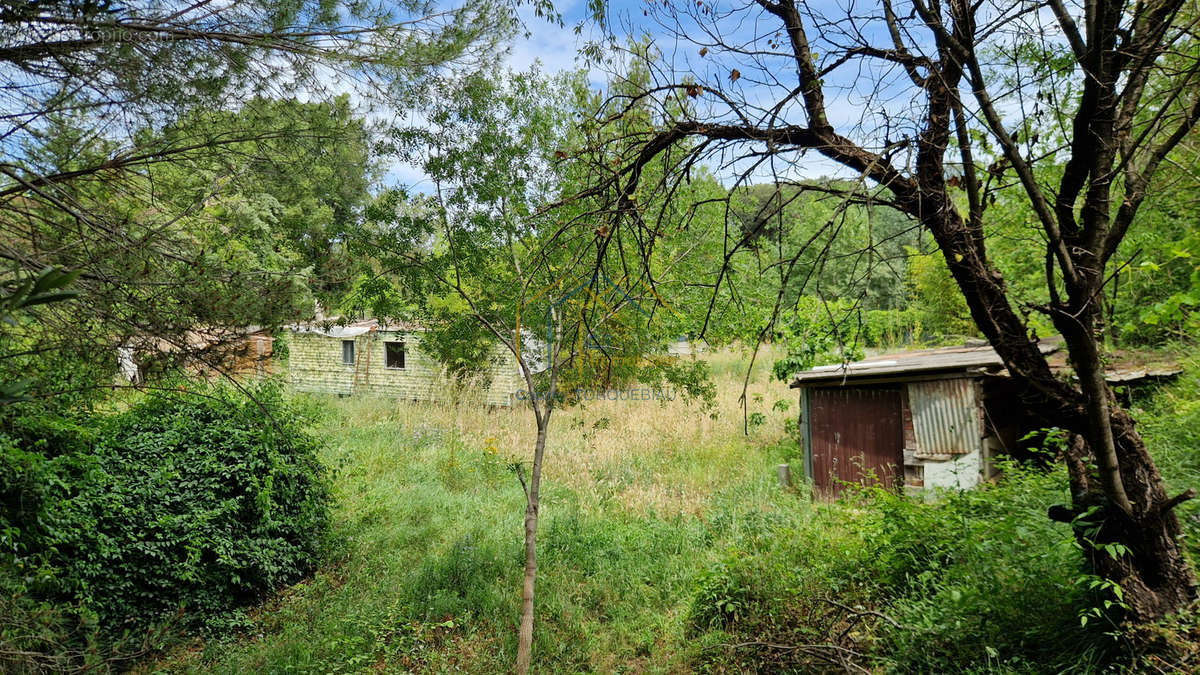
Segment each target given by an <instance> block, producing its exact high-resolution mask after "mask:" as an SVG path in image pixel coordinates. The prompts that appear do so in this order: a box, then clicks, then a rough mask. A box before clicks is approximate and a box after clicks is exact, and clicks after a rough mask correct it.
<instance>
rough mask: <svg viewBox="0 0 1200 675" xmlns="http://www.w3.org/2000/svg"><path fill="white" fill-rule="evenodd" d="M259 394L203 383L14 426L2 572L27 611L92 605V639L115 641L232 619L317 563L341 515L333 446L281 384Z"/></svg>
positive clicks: (2, 454) (0, 526)
mask: <svg viewBox="0 0 1200 675" xmlns="http://www.w3.org/2000/svg"><path fill="white" fill-rule="evenodd" d="M252 394H253V396H252V398H248V397H246V396H244V395H243V394H241V393H238V392H236V391H233V390H230V389H224V388H211V389H210V388H202V389H201V390H200V391H196V392H191V393H190V394H188V393H184V392H178V393H177V394H155V395H150V396H147V397H145V398H143V399H141V400H140V401H138V402H136V403H135V404H134V405H132V406H131V407H129V408H128V409H127V410H125V411H123V412H119V413H115V414H110V415H98V414H94V415H89V416H85V417H82V418H79V419H74V420H72V419H66V418H49V417H46V418H38V417H37V416H26V417H25V418H22V419H21V420H14V421H11V423H10V425H9V428H8V430H7V431H8V433H7V435H6V436H4V437H3V441H4V445H3V446H0V486H2V487H0V497H2V498H3V503H2V507H3V508H2V510H0V533H3V534H2V536H3V541H2V543H3V544H4V550H3V553H2V554H0V555H3V558H0V576H5V577H7V578H8V581H7V582H6V583H5V588H4V590H5V591H7V592H9V593H10V595H12V596H13V597H19V598H25V600H26V602H25V605H24V606H23V607H24V609H21V608H15V609H14V611H18V610H19V611H22V612H25V616H26V618H27V619H29V620H32V619H31V618H30V617H32V616H34V615H38V613H39V612H46V611H51V610H53V612H57V613H59V614H62V613H66V614H67V615H73V616H78V617H80V618H82V619H84V620H85V621H86V622H88V623H90V624H92V625H94V628H95V630H94V631H92V633H91V634H90V637H87V638H86V640H91V641H93V642H95V641H96V640H97V639H98V640H99V641H100V642H101V643H102V644H108V645H110V646H113V645H116V644H117V642H118V641H119V640H120V639H121V635H122V634H130V635H139V634H143V633H145V631H146V630H147V629H148V628H149V627H151V626H154V625H156V624H160V623H162V622H165V621H172V622H175V623H183V624H185V625H187V626H192V627H195V626H197V625H199V624H200V623H201V622H204V621H207V622H210V623H213V622H216V623H220V622H222V621H226V620H228V618H229V616H230V615H229V612H230V610H233V609H235V608H239V607H243V606H246V605H248V604H250V603H253V602H255V601H256V600H258V599H260V598H261V597H263V595H264V594H265V593H267V592H269V591H271V590H272V589H275V588H277V587H279V586H281V585H283V584H288V583H291V582H294V581H296V580H298V579H300V578H301V577H302V576H304V575H306V574H307V573H309V572H310V571H311V570H312V569H313V568H314V566H315V563H316V562H317V560H318V557H319V554H320V553H321V550H322V546H323V544H324V541H325V540H324V536H325V532H326V531H327V527H328V520H329V502H330V493H329V484H328V479H327V476H326V472H325V470H324V469H323V468H322V466H321V465H320V463H319V462H318V459H317V451H318V449H319V444H318V442H317V441H316V440H315V439H314V437H313V436H311V435H310V434H309V433H308V432H307V431H306V421H305V418H304V417H303V416H302V415H301V414H300V413H299V412H298V411H297V410H296V409H295V408H293V407H292V406H291V405H290V404H289V403H287V402H286V401H285V400H284V399H283V397H282V395H281V393H280V391H279V390H278V388H277V387H275V386H272V385H266V386H263V387H260V388H258V389H257V390H255V391H253V392H252ZM14 579H15V581H14ZM26 623H28V621H26ZM51 623H52V622H51ZM43 624H45V629H46V630H49V631H53V628H52V626H51V625H50V624H48V623H46V622H43ZM12 638H13V634H12V633H9V632H5V631H3V629H0V641H4V642H7V641H9V640H11V639H12ZM81 640H83V638H81V636H78V635H76V636H61V638H60V639H57V640H56V642H59V643H61V644H63V645H65V646H69V647H71V648H74V647H78V646H79V644H80V642H81ZM86 640H83V641H86ZM64 648H66V647H64Z"/></svg>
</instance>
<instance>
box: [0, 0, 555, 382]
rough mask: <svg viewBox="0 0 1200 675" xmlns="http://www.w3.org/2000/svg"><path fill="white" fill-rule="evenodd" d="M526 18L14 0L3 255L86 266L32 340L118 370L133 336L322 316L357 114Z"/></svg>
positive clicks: (17, 261) (30, 262)
mask: <svg viewBox="0 0 1200 675" xmlns="http://www.w3.org/2000/svg"><path fill="white" fill-rule="evenodd" d="M538 7H539V8H540V9H541V10H542V11H546V6H544V5H538ZM513 27H514V15H513V11H512V7H511V5H509V4H505V3H501V4H499V5H497V6H493V5H492V4H491V3H489V2H487V1H486V0H480V1H478V2H467V3H464V4H461V5H455V6H436V5H434V4H431V3H425V2H417V1H413V2H408V1H406V2H401V3H383V2H379V3H375V2H366V3H360V2H351V3H342V2H316V1H313V0H303V1H301V2H274V1H273V0H236V1H235V2H225V3H220V4H219V5H213V4H211V3H208V2H200V3H196V4H185V5H180V6H176V5H173V4H170V3H167V4H164V3H160V2H153V1H145V2H140V1H137V2H131V3H108V2H94V1H93V0H46V1H44V2H42V1H39V2H31V3H6V4H4V5H3V6H2V7H0V35H3V36H4V40H3V47H0V83H2V86H0V92H2V93H0V97H2V98H3V101H4V110H5V114H4V115H3V116H2V117H0V134H2V135H3V138H4V144H3V146H2V147H0V240H2V243H0V259H3V260H4V261H5V263H6V266H7V268H8V269H9V270H10V272H11V273H12V274H20V273H33V272H36V271H38V270H41V269H43V268H45V267H49V266H58V267H62V268H66V269H69V270H74V271H78V272H79V276H78V279H77V282H76V284H75V288H76V289H77V290H78V291H79V292H80V296H79V301H78V302H79V305H76V303H73V302H67V303H58V304H56V305H54V306H50V307H45V308H39V309H38V312H39V313H40V314H41V315H42V316H40V317H39V318H40V319H41V320H40V321H38V322H36V325H37V326H38V327H39V328H41V329H42V330H43V333H42V335H40V336H38V337H37V338H29V339H32V340H33V341H35V342H37V343H39V350H38V351H39V352H40V353H41V354H43V355H44V354H45V353H46V352H47V351H49V350H50V348H51V346H53V345H58V346H60V347H62V349H61V350H60V351H61V353H65V354H77V355H80V356H82V357H83V358H84V359H85V360H89V361H92V362H94V363H105V362H109V363H111V362H113V361H115V358H114V357H113V350H114V349H115V348H116V347H117V346H118V345H121V344H123V343H124V342H125V341H126V340H128V339H129V338H130V337H131V336H141V337H142V338H144V339H150V340H161V341H165V342H167V343H171V344H173V345H174V346H175V348H177V349H179V350H180V351H181V352H187V351H189V349H190V348H189V345H188V340H187V339H186V336H187V334H188V332H189V331H191V330H194V329H196V328H213V327H229V326H236V327H244V326H246V325H250V324H259V325H267V326H270V325H275V324H278V323H280V322H281V321H284V320H290V319H295V318H297V317H298V316H303V315H305V314H307V313H309V312H311V309H312V298H311V296H310V294H309V282H310V281H311V280H312V278H313V275H312V274H310V273H309V272H308V270H307V269H306V268H308V267H314V268H317V273H318V274H319V275H320V276H321V278H322V279H329V280H330V281H329V282H328V284H325V283H318V284H315V285H316V290H318V291H319V292H320V294H321V295H326V296H328V295H334V294H337V293H339V292H340V291H341V287H342V286H344V285H345V284H346V283H348V280H349V279H350V278H351V277H352V276H353V274H352V273H349V272H346V271H345V270H344V269H339V267H344V265H339V264H338V263H339V251H338V247H339V246H340V244H339V243H338V237H339V236H340V231H341V230H344V229H345V228H346V227H347V226H348V222H349V221H351V220H354V219H356V218H359V217H361V209H362V206H363V203H362V202H363V200H364V194H365V191H366V189H367V186H368V185H367V181H368V179H369V176H370V172H369V168H368V159H367V157H366V156H365V155H366V152H367V148H368V145H367V143H368V138H367V136H366V133H367V130H366V128H365V127H364V125H363V123H362V122H361V119H362V115H363V114H365V113H366V112H367V111H369V110H371V108H372V106H378V105H379V104H381V103H386V104H388V105H389V106H390V107H397V106H403V105H404V101H406V100H410V99H409V98H408V97H410V96H411V95H412V94H413V92H414V90H415V89H417V88H419V87H420V86H421V84H422V82H423V80H424V78H425V77H427V76H429V75H430V74H432V73H436V72H438V71H439V70H442V69H445V68H451V67H464V68H467V67H471V66H472V65H478V64H479V62H480V58H481V57H482V56H484V55H487V56H488V57H491V56H493V55H494V54H495V52H496V51H497V50H498V49H499V48H500V47H499V46H500V44H502V41H503V40H505V39H506V38H507V37H508V36H509V35H511V33H512V30H513ZM350 94H352V95H353V101H354V103H355V107H356V108H357V110H352V109H351V104H350V99H349V98H347V95H350ZM293 96H294V97H302V98H304V99H305V100H306V101H308V103H305V104H296V103H289V102H287V101H283V100H281V101H278V102H274V101H272V99H286V98H288V97H293ZM339 96H341V98H338V97H339ZM285 161H286V162H287V168H286V169H284V170H281V169H283V166H282V165H281V164H280V162H285ZM302 167H303V168H302ZM356 177H357V178H356ZM251 179H254V180H255V181H256V185H255V186H254V187H249V186H248V181H249V180H251ZM340 262H342V263H344V259H342V260H340ZM81 307H86V310H83V309H81ZM31 325H34V324H31ZM27 337H28V336H27ZM6 366H13V367H18V366H19V364H17V362H16V361H13V360H9V361H8V363H6ZM100 381H101V382H104V381H105V378H104V377H103V375H101V377H100ZM76 384H78V385H80V386H83V384H82V383H73V384H72V385H71V386H75V385H76ZM93 384H94V383H93ZM43 393H46V392H43Z"/></svg>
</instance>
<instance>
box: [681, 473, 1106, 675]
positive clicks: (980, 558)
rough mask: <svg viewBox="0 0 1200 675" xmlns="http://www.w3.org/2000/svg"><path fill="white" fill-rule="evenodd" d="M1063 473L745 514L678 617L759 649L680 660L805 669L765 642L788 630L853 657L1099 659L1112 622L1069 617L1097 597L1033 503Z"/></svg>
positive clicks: (1074, 554) (799, 659)
mask: <svg viewBox="0 0 1200 675" xmlns="http://www.w3.org/2000/svg"><path fill="white" fill-rule="evenodd" d="M1065 486H1066V479H1065V476H1064V475H1063V471H1062V470H1061V469H1060V470H1056V471H1052V472H1046V471H1043V470H1040V469H1026V468H1022V467H1020V466H1016V465H1012V466H1009V467H1007V469H1006V475H1005V477H1004V478H1003V479H1002V480H1000V481H999V482H998V483H996V484H989V485H984V486H981V487H980V488H979V489H977V490H972V491H964V492H955V493H948V494H945V495H942V496H941V498H940V499H939V500H937V501H935V502H932V503H926V502H924V501H922V500H920V499H914V498H909V497H905V496H903V495H900V494H897V493H895V492H889V491H886V490H883V489H878V488H864V489H862V490H858V491H853V492H849V493H847V494H846V495H845V496H844V498H843V499H842V500H840V501H839V502H836V503H833V504H829V505H825V506H817V507H816V508H814V509H811V510H809V511H808V512H806V513H805V514H804V515H803V517H802V518H801V519H799V520H797V519H795V518H792V519H785V520H781V521H774V519H767V520H765V521H763V523H762V524H761V526H751V527H743V528H741V532H740V539H738V540H736V543H735V548H733V549H731V553H729V554H728V555H726V556H725V557H723V558H721V559H719V560H717V561H715V562H714V563H711V564H710V565H708V566H707V567H706V568H705V569H704V570H703V571H702V572H701V573H700V574H699V575H698V576H697V577H696V581H695V586H694V590H693V595H692V603H691V608H690V615H689V622H690V627H691V629H692V631H693V632H694V633H699V634H700V635H699V636H698V637H697V640H698V642H700V643H721V644H740V645H757V647H755V648H753V649H751V648H744V649H740V650H737V651H736V652H732V651H730V650H728V649H725V650H709V651H707V652H704V653H703V654H702V655H700V656H699V657H698V659H697V663H695V664H694V665H696V666H697V667H709V666H711V667H714V668H717V669H720V664H725V665H728V663H730V662H736V663H737V664H738V667H739V668H741V669H746V670H776V669H779V668H782V669H785V670H786V669H791V670H800V671H804V670H808V669H810V668H814V669H819V668H820V667H821V666H820V658H819V657H818V656H814V654H817V653H820V650H819V649H817V650H816V651H814V650H791V651H788V650H787V649H772V648H767V647H765V645H783V646H785V647H786V646H787V645H798V644H803V645H814V644H815V645H834V646H836V648H838V649H845V650H853V651H854V652H857V653H858V654H859V656H857V657H855V658H854V660H856V661H858V662H859V664H860V665H862V666H864V667H866V668H869V669H874V670H880V671H893V672H1026V671H1030V670H1032V671H1035V672H1041V671H1043V670H1045V669H1047V668H1049V669H1050V670H1061V671H1069V670H1086V669H1087V668H1089V667H1092V666H1095V665H1096V664H1097V663H1100V662H1103V661H1105V660H1108V659H1111V658H1112V657H1113V656H1114V652H1115V651H1116V648H1117V644H1116V643H1115V641H1114V640H1113V638H1112V637H1111V635H1108V634H1106V633H1109V632H1111V631H1113V630H1114V628H1115V626H1114V625H1113V624H1111V623H1105V622H1104V621H1092V622H1089V623H1088V624H1087V625H1082V622H1081V617H1082V616H1083V615H1084V614H1085V613H1088V612H1089V611H1090V610H1091V609H1092V608H1093V607H1095V606H1096V605H1097V604H1101V603H1102V602H1103V599H1104V598H1102V597H1099V596H1097V595H1094V594H1093V592H1092V591H1090V590H1089V589H1088V584H1087V583H1086V582H1087V580H1088V577H1087V575H1086V574H1085V573H1084V570H1083V567H1082V562H1083V559H1082V557H1081V556H1080V555H1079V552H1078V551H1077V550H1076V548H1075V545H1074V541H1073V538H1072V534H1071V530H1070V529H1069V527H1067V526H1066V525H1062V524H1059V523H1055V522H1053V521H1051V520H1049V519H1048V518H1047V517H1046V510H1047V508H1048V507H1049V506H1050V505H1051V504H1055V503H1063V502H1065V501H1066V500H1067V499H1068V496H1067V494H1066V489H1065ZM713 521H714V522H713V524H714V525H716V524H717V523H716V522H715V521H716V517H715V516H714V518H713ZM747 524H749V525H753V523H752V522H748V523H747ZM864 611H866V612H878V613H879V614H878V615H876V614H870V613H865V614H864V613H861V612H864ZM880 615H883V616H886V617H888V619H884V618H881V616H880ZM889 619H890V620H889ZM893 622H894V623H893ZM717 634H720V636H721V637H720V638H719V639H718V638H716V637H714V636H715V635H717ZM828 649H829V650H830V651H829V652H826V653H832V651H833V647H830V648H828ZM839 653H843V654H849V653H851V652H839ZM813 659H816V660H813Z"/></svg>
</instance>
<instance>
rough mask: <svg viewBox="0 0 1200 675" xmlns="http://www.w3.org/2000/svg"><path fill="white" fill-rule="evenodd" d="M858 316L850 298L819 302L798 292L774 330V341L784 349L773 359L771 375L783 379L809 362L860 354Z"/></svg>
mask: <svg viewBox="0 0 1200 675" xmlns="http://www.w3.org/2000/svg"><path fill="white" fill-rule="evenodd" d="M858 319H859V312H858V306H857V304H856V303H854V302H850V301H838V300H834V301H829V302H822V301H821V300H818V299H817V298H813V297H809V296H802V297H801V298H800V299H799V301H798V302H797V304H796V308H795V311H794V312H792V313H791V314H789V316H788V317H787V320H786V322H783V323H782V325H781V326H780V327H779V328H778V329H777V331H776V334H775V340H776V342H781V343H783V345H784V347H785V349H786V350H787V355H786V356H785V357H784V358H782V359H779V360H777V361H775V364H774V366H773V373H774V375H775V379H777V380H780V381H787V380H789V379H790V378H791V376H792V375H794V374H796V373H797V372H799V371H801V370H807V369H809V368H812V367H813V366H817V365H822V364H827V363H845V362H848V361H856V360H858V359H860V358H862V354H863V352H862V346H861V344H860V343H859V342H858V336H859V334H860V331H859V324H858Z"/></svg>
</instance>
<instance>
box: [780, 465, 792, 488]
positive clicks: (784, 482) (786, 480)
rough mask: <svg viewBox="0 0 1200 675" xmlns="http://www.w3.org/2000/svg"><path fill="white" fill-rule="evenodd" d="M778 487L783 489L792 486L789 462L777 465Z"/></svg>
mask: <svg viewBox="0 0 1200 675" xmlns="http://www.w3.org/2000/svg"><path fill="white" fill-rule="evenodd" d="M779 487H781V488H783V489H785V490H786V489H788V488H790V487H792V467H791V465H790V464H780V465H779Z"/></svg>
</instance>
